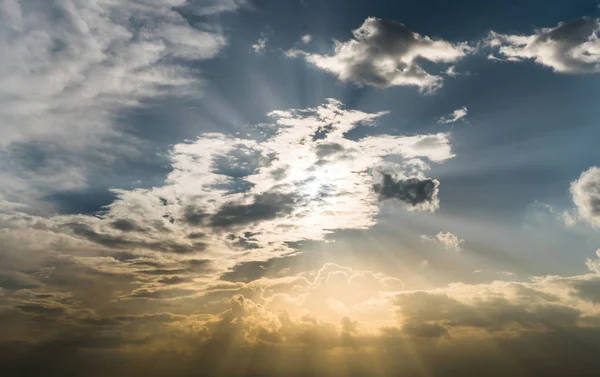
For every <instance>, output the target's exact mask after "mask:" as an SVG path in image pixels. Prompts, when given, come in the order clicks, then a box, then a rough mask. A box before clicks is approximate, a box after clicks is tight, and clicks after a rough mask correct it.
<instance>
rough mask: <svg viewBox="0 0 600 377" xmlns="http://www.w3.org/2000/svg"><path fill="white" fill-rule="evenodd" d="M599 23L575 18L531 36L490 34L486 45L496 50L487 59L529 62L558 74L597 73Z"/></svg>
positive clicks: (599, 52)
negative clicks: (496, 54) (496, 51)
mask: <svg viewBox="0 0 600 377" xmlns="http://www.w3.org/2000/svg"><path fill="white" fill-rule="evenodd" d="M599 32H600V21H599V20H598V19H592V18H587V17H583V18H578V19H575V20H572V21H566V22H560V23H559V24H558V25H556V26H554V27H551V28H542V29H539V30H536V32H535V33H534V34H531V35H508V34H499V33H495V32H491V33H490V36H489V38H488V40H487V44H488V45H489V46H491V47H492V48H495V49H498V54H499V57H498V56H494V55H490V58H491V59H496V60H506V61H515V62H519V61H523V60H528V59H530V60H533V61H534V62H536V63H537V64H541V65H544V66H547V67H550V68H552V69H553V70H554V71H555V72H561V73H574V74H575V73H595V72H600V39H599Z"/></svg>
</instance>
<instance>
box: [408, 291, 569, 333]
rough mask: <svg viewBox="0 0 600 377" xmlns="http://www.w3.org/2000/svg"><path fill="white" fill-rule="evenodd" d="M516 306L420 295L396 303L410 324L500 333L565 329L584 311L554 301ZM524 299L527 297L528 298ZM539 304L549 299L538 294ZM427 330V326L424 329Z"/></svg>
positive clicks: (494, 299) (496, 301) (492, 299)
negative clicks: (511, 329) (513, 328)
mask: <svg viewBox="0 0 600 377" xmlns="http://www.w3.org/2000/svg"><path fill="white" fill-rule="evenodd" d="M525 297H527V299H529V300H531V304H529V305H524V304H516V303H514V302H511V301H509V300H507V299H505V298H499V297H494V296H493V295H491V296H490V297H488V298H482V299H479V300H476V301H475V302H473V303H471V304H468V303H464V302H461V301H458V300H457V299H454V298H452V297H448V296H446V295H443V294H432V293H427V292H416V293H411V294H402V295H399V296H398V297H397V299H396V304H397V305H398V306H399V308H400V309H399V310H400V313H401V314H402V316H403V317H405V318H407V320H408V323H409V324H410V325H409V328H410V326H412V327H413V328H414V327H415V326H417V328H418V327H419V326H421V325H426V324H428V325H444V327H446V328H448V327H474V328H483V329H486V330H488V331H499V330H502V329H506V328H507V327H508V326H511V325H518V326H521V327H523V328H544V329H561V328H566V327H572V326H575V324H576V323H577V321H578V320H579V317H580V312H579V310H577V309H574V308H572V307H569V306H563V305H560V304H555V303H552V302H543V303H535V301H536V300H533V299H532V298H533V297H535V296H529V294H528V295H527V296H525ZM525 297H523V298H525ZM536 298H537V299H538V301H539V299H541V300H542V301H544V300H545V298H546V297H545V296H544V295H543V294H542V295H537V297H536ZM422 328H423V329H424V328H426V327H422ZM413 331H417V330H416V329H413Z"/></svg>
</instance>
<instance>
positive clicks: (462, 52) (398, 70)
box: [286, 17, 472, 91]
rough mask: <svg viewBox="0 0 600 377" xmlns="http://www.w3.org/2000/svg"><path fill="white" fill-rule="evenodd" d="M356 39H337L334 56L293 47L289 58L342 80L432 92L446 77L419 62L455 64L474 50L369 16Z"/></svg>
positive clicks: (393, 22)
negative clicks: (310, 65) (313, 66)
mask: <svg viewBox="0 0 600 377" xmlns="http://www.w3.org/2000/svg"><path fill="white" fill-rule="evenodd" d="M352 34H353V39H351V40H349V41H346V42H340V41H336V42H335V52H334V53H333V55H322V54H313V53H309V52H305V51H302V50H297V49H292V50H288V51H287V53H286V54H287V55H288V56H290V57H302V58H304V59H306V61H307V62H309V63H311V64H313V65H315V66H316V67H318V68H320V69H323V70H325V71H328V72H331V73H333V74H335V75H336V76H337V77H338V79H340V80H342V81H352V82H354V83H356V84H358V85H370V86H375V87H379V88H386V87H390V86H417V87H419V89H421V90H423V91H433V90H435V89H438V88H440V87H441V86H442V85H443V78H442V76H440V75H436V74H433V73H430V72H428V71H427V70H426V69H425V68H424V67H423V66H422V65H421V64H420V63H419V61H420V60H427V61H429V62H431V63H454V62H457V61H459V60H460V59H462V58H464V57H465V56H466V55H467V54H468V53H470V52H471V51H472V48H471V47H469V45H468V44H467V43H451V42H448V41H444V40H441V39H433V38H430V37H428V36H422V35H420V34H418V33H415V32H412V31H410V30H409V29H408V28H407V27H406V26H404V25H403V24H401V23H397V22H395V21H388V20H383V19H380V18H374V17H370V18H367V19H366V20H365V21H364V22H363V24H362V25H361V26H360V27H359V28H358V29H356V30H353V31H352Z"/></svg>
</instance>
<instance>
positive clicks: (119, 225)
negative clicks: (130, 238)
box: [110, 219, 144, 232]
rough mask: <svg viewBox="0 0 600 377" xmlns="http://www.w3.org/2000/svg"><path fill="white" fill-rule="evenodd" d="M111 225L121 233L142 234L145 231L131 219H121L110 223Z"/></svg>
mask: <svg viewBox="0 0 600 377" xmlns="http://www.w3.org/2000/svg"><path fill="white" fill-rule="evenodd" d="M110 225H111V226H112V227H113V228H115V229H118V230H120V231H123V232H141V231H144V229H143V228H141V227H140V226H138V224H137V223H136V222H135V221H133V220H130V219H119V220H115V221H113V222H112V223H110Z"/></svg>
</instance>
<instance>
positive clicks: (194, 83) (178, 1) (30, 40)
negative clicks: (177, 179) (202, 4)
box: [0, 0, 239, 198]
mask: <svg viewBox="0 0 600 377" xmlns="http://www.w3.org/2000/svg"><path fill="white" fill-rule="evenodd" d="M238 3H239V2H232V1H228V2H221V1H211V2H210V4H209V5H210V6H211V7H218V8H219V7H220V8H219V9H222V10H233V9H234V8H235V6H234V5H235V4H238ZM186 5H188V4H187V2H186V1H185V0H169V1H159V0H135V1H127V2H115V1H113V0H98V1H94V2H90V1H86V0H68V1H55V2H37V3H36V4H31V6H25V5H24V4H23V3H22V2H17V1H15V0H6V1H4V2H3V3H2V7H1V8H0V49H1V50H2V51H3V58H0V118H2V120H3V123H2V138H0V153H4V154H8V155H11V154H12V153H13V150H12V149H14V148H15V147H19V148H21V147H30V146H33V147H34V148H41V149H46V150H47V156H45V160H46V161H44V164H43V165H42V164H38V165H41V166H39V168H36V170H35V171H30V170H28V169H23V168H22V166H13V165H10V164H8V162H7V161H9V160H11V161H13V162H14V161H18V160H16V159H15V158H12V159H7V158H3V159H2V163H0V182H2V184H1V185H0V190H2V191H3V192H5V193H7V194H9V195H14V196H19V197H21V198H22V197H23V196H29V197H31V196H37V195H40V196H41V195H43V194H45V193H47V192H48V191H52V190H61V189H74V188H79V187H82V186H85V184H86V178H87V177H86V170H87V168H89V166H90V165H93V164H100V165H104V166H106V165H108V164H110V163H111V161H113V160H114V159H116V158H117V157H116V156H119V155H120V156H123V155H125V156H127V155H129V156H132V155H135V154H136V153H137V146H136V141H135V140H131V138H129V139H128V138H125V137H123V135H120V134H119V132H118V131H116V129H115V127H114V117H115V114H116V112H118V111H119V110H122V109H123V108H126V107H133V106H139V105H141V103H142V101H143V100H144V99H147V98H151V97H155V96H160V95H165V94H169V95H178V96H187V95H194V96H196V95H199V94H200V93H201V91H200V90H199V89H200V86H201V84H202V82H201V80H199V79H198V77H196V76H194V75H193V74H192V71H191V70H190V69H189V68H188V65H187V63H184V62H185V61H186V60H203V59H209V58H212V57H213V56H215V55H216V54H217V53H218V52H219V50H220V49H221V48H222V47H223V46H224V45H225V44H226V39H225V37H224V36H223V34H222V33H221V31H220V30H219V27H218V25H214V24H210V23H205V24H203V25H202V26H197V25H195V26H192V25H191V24H190V23H188V21H187V20H186V19H185V18H184V17H183V16H182V15H181V14H180V13H179V12H178V11H177V10H176V9H175V7H182V6H186ZM222 6H224V8H223V7H222ZM214 11H217V8H214ZM211 12H212V11H211ZM198 25H199V24H198ZM107 140H110V141H111V142H110V143H108V142H107ZM109 144H110V145H109Z"/></svg>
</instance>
